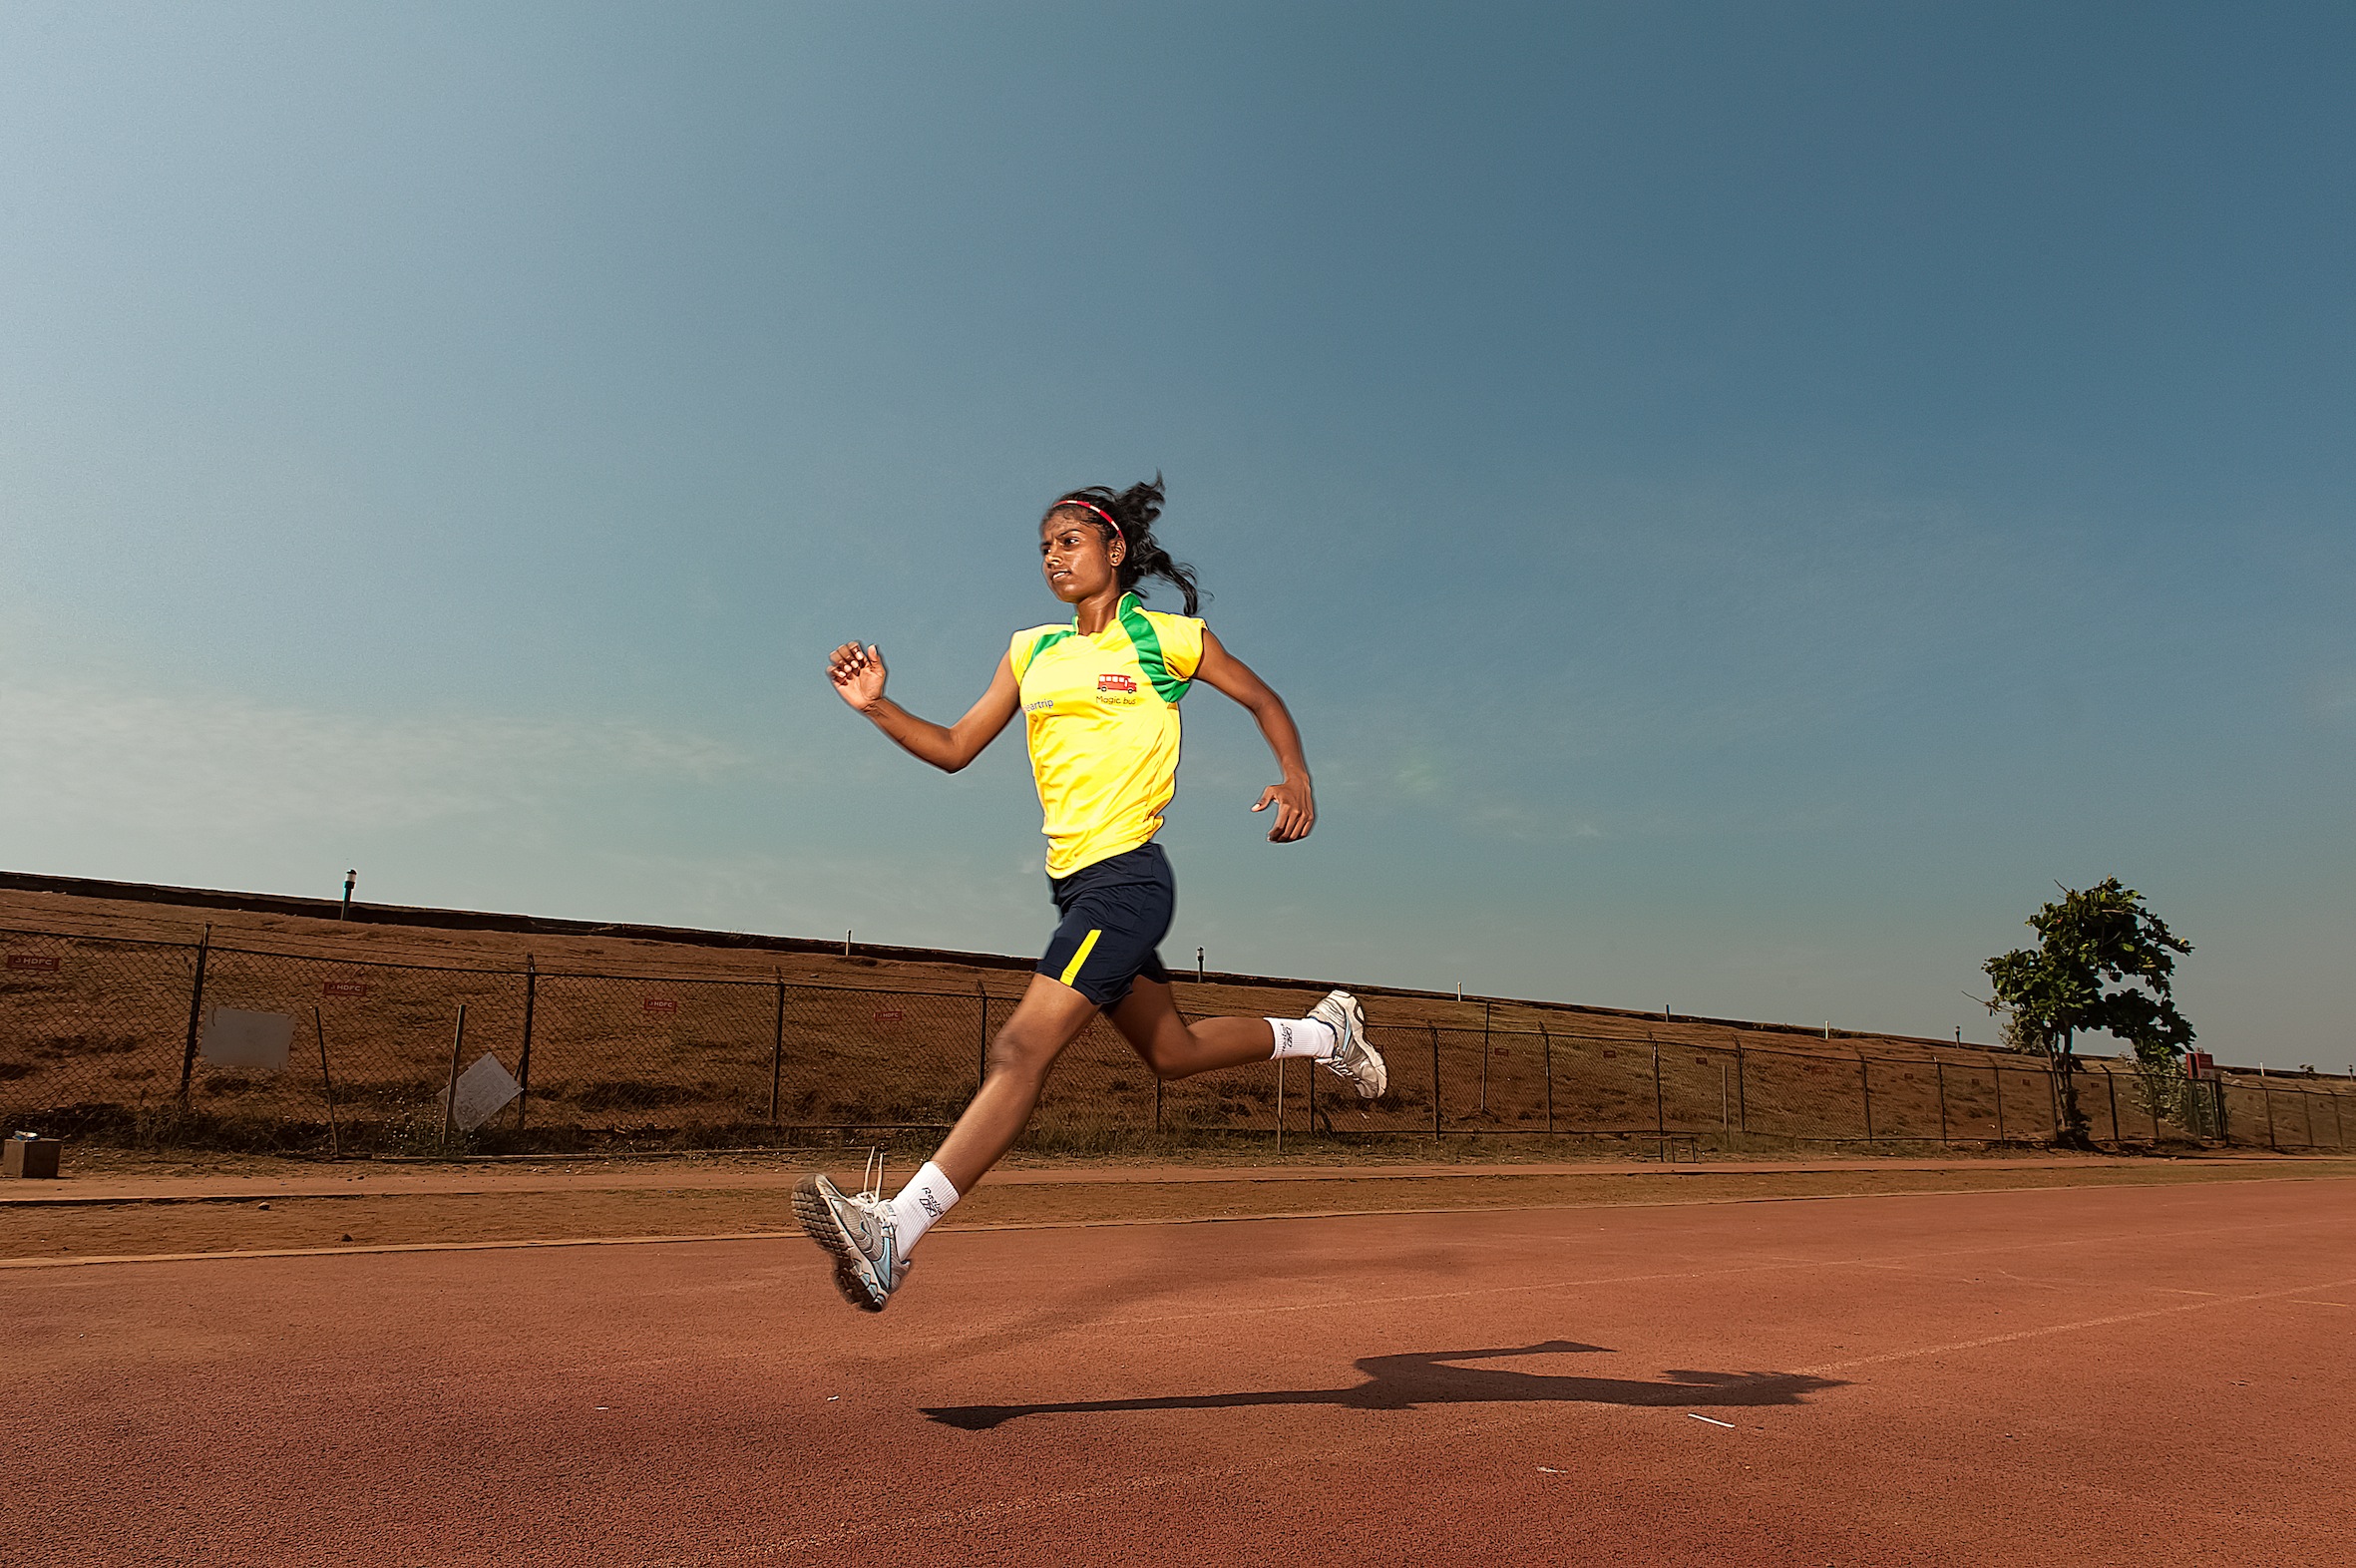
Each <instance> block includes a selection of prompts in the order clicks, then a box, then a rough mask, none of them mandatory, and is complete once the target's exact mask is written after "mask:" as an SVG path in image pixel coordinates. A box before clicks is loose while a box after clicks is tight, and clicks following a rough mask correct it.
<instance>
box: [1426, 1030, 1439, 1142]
mask: <svg viewBox="0 0 2356 1568" xmlns="http://www.w3.org/2000/svg"><path fill="white" fill-rule="evenodd" d="M1424 1027H1426V1028H1428V1029H1429V1030H1431V1138H1432V1141H1433V1142H1435V1143H1436V1142H1438V1141H1439V1025H1438V1024H1436V1023H1428V1024H1425V1025H1424Z"/></svg>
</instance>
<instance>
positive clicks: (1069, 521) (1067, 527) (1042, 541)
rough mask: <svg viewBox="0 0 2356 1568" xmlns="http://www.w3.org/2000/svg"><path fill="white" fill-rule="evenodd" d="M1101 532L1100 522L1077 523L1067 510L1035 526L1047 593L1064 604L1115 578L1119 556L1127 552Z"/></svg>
mask: <svg viewBox="0 0 2356 1568" xmlns="http://www.w3.org/2000/svg"><path fill="white" fill-rule="evenodd" d="M1104 534H1105V531H1104V529H1103V528H1102V527H1101V526H1100V525H1098V524H1095V523H1083V522H1079V521H1077V520H1076V519H1074V518H1073V517H1072V516H1071V514H1070V513H1068V512H1058V513H1055V514H1054V515H1053V516H1051V517H1049V518H1048V519H1047V521H1046V522H1044V523H1041V524H1040V525H1039V571H1040V572H1041V573H1043V574H1044V575H1045V577H1046V579H1047V591H1048V592H1050V593H1053V594H1054V595H1055V596H1056V597H1057V598H1059V599H1061V600H1063V602H1065V603H1066V604H1077V603H1078V602H1080V600H1082V599H1084V598H1087V597H1089V596H1090V595H1091V594H1096V593H1101V592H1103V591H1104V590H1105V589H1106V588H1110V587H1112V586H1113V584H1114V583H1115V582H1117V581H1118V580H1119V572H1118V568H1119V566H1120V563H1121V558H1122V557H1123V556H1125V555H1126V554H1127V553H1128V552H1127V551H1126V549H1125V548H1124V547H1123V546H1122V545H1121V544H1120V542H1118V541H1117V540H1108V539H1106V538H1105V537H1104Z"/></svg>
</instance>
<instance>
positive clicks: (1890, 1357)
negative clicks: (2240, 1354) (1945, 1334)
mask: <svg viewBox="0 0 2356 1568" xmlns="http://www.w3.org/2000/svg"><path fill="white" fill-rule="evenodd" d="M2351 1285H2356V1279H2347V1280H2331V1281H2327V1282H2325V1283H2324V1284H2321V1285H2292V1286H2286V1287H2285V1288H2283V1289H2282V1290H2278V1291H2254V1292H2252V1293H2250V1294H2249V1295H2247V1296H2219V1297H2216V1298H2214V1299H2213V1300H2210V1301H2204V1302H2182V1303H2179V1304H2178V1305H2176V1306H2173V1307H2153V1308H2148V1309H2146V1310H2145V1311H2143V1312H2123V1313H2113V1314H2112V1315H2110V1316H2109V1317H2105V1318H2081V1319H2079V1320H2078V1321H2077V1322H2075V1323H2055V1324H2048V1325H2046V1326H2045V1327H2044V1328H2042V1329H2022V1330H2018V1331H2016V1332H2015V1333H2012V1334H1992V1335H1989V1336H1988V1337H1986V1338H1985V1339H1979V1340H1955V1341H1951V1342H1950V1343H1948V1344H1945V1345H1921V1346H1916V1347H1915V1348H1914V1349H1912V1350H1906V1351H1884V1352H1882V1353H1881V1354H1880V1355H1878V1356H1852V1357H1850V1358H1849V1359H1848V1360H1846V1361H1838V1362H1819V1363H1817V1364H1816V1365H1815V1366H1813V1367H1802V1368H1800V1369H1799V1372H1802V1373H1804V1374H1806V1375H1809V1376H1813V1375H1816V1374H1818V1373H1821V1372H1853V1371H1855V1370H1856V1369H1857V1368H1859V1367H1879V1366H1881V1365H1883V1364H1884V1363H1887V1362H1903V1361H1912V1360H1914V1359H1915V1358H1917V1357H1922V1356H1942V1355H1947V1354H1949V1353H1952V1352H1956V1351H1977V1350H1985V1349H1986V1348H1988V1347H1989V1346H1992V1345H2013V1344H2016V1343H2018V1342H2020V1341H2022V1340H2042V1339H2045V1338H2047V1337H2049V1336H2051V1335H2056V1334H2074V1333H2076V1332H2078V1331H2079V1330H2081V1329H2107V1328H2110V1327H2112V1326H2114V1325H2116V1324H2122V1323H2143V1322H2146V1321H2148V1320H2150V1319H2153V1318H2173V1317H2176V1316H2179V1315H2180V1314H2183V1313H2188V1312H2207V1311H2209V1310H2210V1309H2211V1308H2215V1307H2246V1306H2248V1305H2249V1304H2250V1303H2252V1302H2278V1301H2289V1300H2292V1299H2293V1298H2296V1297H2300V1296H2304V1295H2305V1294H2306V1293H2307V1292H2309V1291H2337V1290H2344V1289H2346V1288H2347V1287H2348V1286H2351ZM2333 1305H2337V1304H2336V1303H2335V1304H2333Z"/></svg>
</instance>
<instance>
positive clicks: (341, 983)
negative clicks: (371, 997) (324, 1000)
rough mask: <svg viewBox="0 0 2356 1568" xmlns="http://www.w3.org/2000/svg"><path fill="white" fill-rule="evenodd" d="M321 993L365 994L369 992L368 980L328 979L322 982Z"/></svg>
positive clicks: (340, 994)
mask: <svg viewBox="0 0 2356 1568" xmlns="http://www.w3.org/2000/svg"><path fill="white" fill-rule="evenodd" d="M319 994H320V995H322V996H365V995H367V994H368V982H367V981H366V980H326V981H324V982H322V983H321V984H320V986H319Z"/></svg>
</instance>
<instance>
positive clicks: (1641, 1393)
mask: <svg viewBox="0 0 2356 1568" xmlns="http://www.w3.org/2000/svg"><path fill="white" fill-rule="evenodd" d="M1607 1352H1608V1348H1607V1347H1605V1346H1601V1345H1580V1344H1578V1343H1577V1342H1575V1341H1572V1340H1546V1341H1543V1342H1541V1343H1539V1344H1537V1345H1523V1346H1515V1347H1508V1348H1505V1349H1501V1350H1490V1351H1425V1352H1421V1353H1418V1354H1413V1355H1406V1356H1368V1357H1363V1358H1361V1359H1360V1361H1359V1362H1358V1364H1357V1365H1358V1370H1359V1371H1360V1372H1364V1373H1366V1376H1367V1380H1366V1381H1365V1382H1362V1383H1359V1384H1357V1385H1355V1386H1353V1387H1348V1388H1273V1389H1265V1390H1258V1391H1252V1392H1244V1393H1181V1394H1169V1395H1164V1396H1162V1397H1159V1398H1148V1399H1075V1400H1071V1401H1069V1402H1067V1403H1060V1404H951V1405H942V1406H940V1407H938V1408H928V1409H926V1410H925V1412H924V1413H925V1414H927V1415H929V1416H931V1417H932V1418H933V1419H934V1420H936V1421H939V1422H940V1423H941V1424H942V1425H944V1426H957V1427H962V1428H964V1429H965V1430H967V1431H987V1430H989V1429H990V1428H991V1427H993V1426H999V1425H1002V1424H1004V1423H1005V1422H1007V1421H1010V1420H1012V1419H1014V1417H1016V1416H1017V1415H1078V1414H1085V1413H1088V1412H1091V1411H1103V1410H1233V1409H1242V1408H1245V1407H1247V1406H1250V1405H1263V1404H1332V1405H1339V1406H1341V1407H1342V1408H1344V1409H1352V1410H1412V1409H1415V1408H1416V1407H1418V1406H1420V1405H1426V1404H1521V1403H1542V1402H1545V1401H1548V1400H1569V1401H1573V1402H1576V1403H1583V1404H1700V1405H1709V1406H1711V1407H1713V1408H1715V1407H1718V1406H1721V1405H1765V1404H1798V1403H1800V1402H1801V1396H1802V1395H1804V1394H1810V1393H1816V1392H1819V1391H1821V1390H1823V1389H1825V1388H1838V1387H1842V1386H1845V1384H1843V1383H1842V1382H1841V1380H1840V1379H1838V1378H1836V1377H1811V1376H1808V1375H1807V1374H1805V1373H1803V1372H1681V1371H1677V1370H1675V1369H1672V1370H1670V1371H1668V1372H1665V1373H1664V1375H1665V1376H1666V1377H1668V1378H1669V1380H1668V1381H1666V1382H1646V1381H1643V1380H1641V1379H1639V1378H1633V1377H1579V1376H1553V1375H1549V1374H1547V1373H1544V1372H1515V1371H1511V1370H1509V1369H1504V1368H1489V1367H1458V1366H1455V1365H1452V1364H1454V1363H1457V1362H1492V1361H1501V1360H1504V1359H1505V1358H1507V1357H1512V1356H1567V1355H1572V1354H1577V1353H1585V1354H1598V1355H1600V1354H1606V1353H1607Z"/></svg>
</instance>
